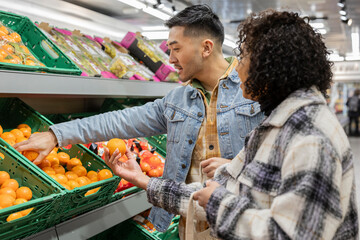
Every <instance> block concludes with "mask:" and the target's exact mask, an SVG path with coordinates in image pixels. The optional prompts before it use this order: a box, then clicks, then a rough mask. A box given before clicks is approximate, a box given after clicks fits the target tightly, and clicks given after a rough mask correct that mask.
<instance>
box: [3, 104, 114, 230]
mask: <svg viewBox="0 0 360 240" xmlns="http://www.w3.org/2000/svg"><path fill="white" fill-rule="evenodd" d="M21 123H26V124H28V125H29V126H30V127H31V129H32V132H35V131H38V132H42V131H47V130H48V127H49V126H50V125H52V122H50V121H49V120H48V119H46V118H45V117H44V116H42V115H41V114H40V113H38V112H36V111H35V110H34V109H32V108H31V107H29V106H28V105H26V104H25V103H24V102H22V101H21V100H19V99H17V98H0V125H2V126H3V128H4V132H7V131H9V130H10V129H13V128H16V126H17V125H18V124H21ZM0 143H2V144H3V145H5V146H6V147H8V148H9V149H12V151H13V152H14V154H16V155H17V156H18V157H19V158H21V159H23V161H27V162H28V163H29V164H30V165H32V166H33V167H34V168H37V167H36V166H35V165H34V164H33V163H31V162H30V161H28V160H27V159H26V158H25V157H24V156H23V155H21V154H20V153H19V152H17V151H16V150H15V149H14V148H12V147H11V146H10V145H9V144H8V143H6V142H5V141H4V140H2V139H1V138H0ZM61 151H63V152H66V153H68V154H69V155H70V156H71V157H77V158H79V159H80V160H81V162H82V164H83V166H84V167H85V168H86V169H87V171H90V170H94V171H96V170H98V169H104V168H106V169H109V170H110V168H108V167H107V166H106V164H105V163H104V162H103V161H102V160H101V158H99V157H98V156H97V155H96V154H94V153H93V152H91V151H90V150H88V149H87V148H85V147H84V146H82V145H73V146H72V147H71V148H70V149H67V148H63V149H62V150H61ZM37 169H39V168H37ZM39 172H40V174H42V175H43V176H45V177H46V178H47V179H49V180H50V181H52V182H53V183H54V184H55V185H56V186H58V187H59V188H60V189H61V190H62V191H65V192H66V195H65V198H66V199H65V200H64V201H62V203H61V210H60V211H59V216H56V217H57V219H56V222H57V223H58V222H61V221H65V220H67V219H69V218H71V217H73V216H75V215H78V214H81V213H84V212H87V211H89V210H93V209H95V208H98V207H100V206H103V205H105V204H106V203H107V202H108V201H109V199H110V197H111V196H112V194H113V193H114V191H115V189H116V187H117V185H118V184H119V181H120V178H119V177H117V176H114V177H112V178H109V179H106V180H102V181H99V182H95V183H91V184H89V185H85V186H82V187H79V188H75V189H73V190H71V191H70V190H67V189H65V188H64V187H63V186H62V185H61V184H59V183H58V182H56V181H55V180H54V179H53V178H51V177H50V176H48V175H47V174H46V173H45V172H43V171H41V170H40V169H39ZM98 187H100V190H99V191H97V192H96V193H93V194H91V195H89V196H84V195H85V193H87V191H89V190H91V189H94V188H98Z"/></svg>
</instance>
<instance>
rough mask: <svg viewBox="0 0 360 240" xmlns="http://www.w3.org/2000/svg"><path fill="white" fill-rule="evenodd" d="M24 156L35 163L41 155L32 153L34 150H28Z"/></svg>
mask: <svg viewBox="0 0 360 240" xmlns="http://www.w3.org/2000/svg"><path fill="white" fill-rule="evenodd" d="M23 155H24V156H25V157H26V158H27V159H29V160H30V161H34V160H35V159H36V158H37V157H38V156H39V153H37V152H35V151H32V150H28V151H24V152H23ZM43 162H44V160H43ZM40 168H41V167H40Z"/></svg>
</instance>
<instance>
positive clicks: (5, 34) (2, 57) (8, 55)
mask: <svg viewBox="0 0 360 240" xmlns="http://www.w3.org/2000/svg"><path fill="white" fill-rule="evenodd" d="M0 40H2V41H1V44H0V62H4V63H12V64H24V65H29V66H45V65H44V64H42V63H41V62H40V61H39V60H37V59H36V58H35V57H34V55H32V54H31V53H30V51H29V49H28V48H27V47H26V46H25V45H24V44H23V42H22V41H21V36H20V35H19V34H18V33H16V32H14V31H12V30H10V29H8V28H7V27H5V26H4V25H1V24H0Z"/></svg>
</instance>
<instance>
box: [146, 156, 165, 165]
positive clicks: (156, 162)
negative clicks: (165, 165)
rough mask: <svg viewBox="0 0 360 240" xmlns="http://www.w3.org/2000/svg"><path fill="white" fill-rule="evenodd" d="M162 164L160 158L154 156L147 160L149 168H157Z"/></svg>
mask: <svg viewBox="0 0 360 240" xmlns="http://www.w3.org/2000/svg"><path fill="white" fill-rule="evenodd" d="M161 163H162V162H161V160H160V158H158V157H156V156H153V157H150V158H149V164H150V166H153V167H157V166H158V165H160V164H161Z"/></svg>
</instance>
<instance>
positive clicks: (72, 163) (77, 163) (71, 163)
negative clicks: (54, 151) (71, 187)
mask: <svg viewBox="0 0 360 240" xmlns="http://www.w3.org/2000/svg"><path fill="white" fill-rule="evenodd" d="M75 166H82V162H81V161H80V159H78V158H72V159H70V160H69V161H68V163H67V164H66V169H67V170H71V169H72V168H73V167H75Z"/></svg>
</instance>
